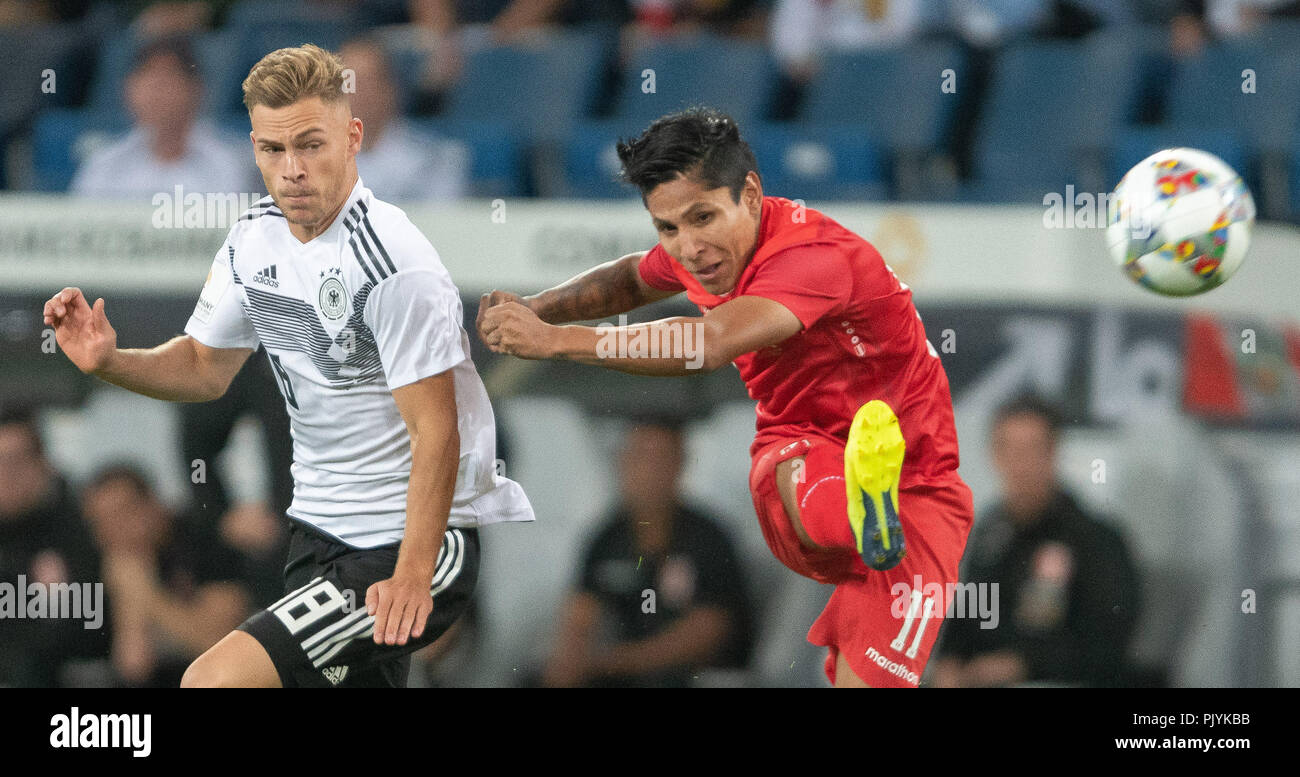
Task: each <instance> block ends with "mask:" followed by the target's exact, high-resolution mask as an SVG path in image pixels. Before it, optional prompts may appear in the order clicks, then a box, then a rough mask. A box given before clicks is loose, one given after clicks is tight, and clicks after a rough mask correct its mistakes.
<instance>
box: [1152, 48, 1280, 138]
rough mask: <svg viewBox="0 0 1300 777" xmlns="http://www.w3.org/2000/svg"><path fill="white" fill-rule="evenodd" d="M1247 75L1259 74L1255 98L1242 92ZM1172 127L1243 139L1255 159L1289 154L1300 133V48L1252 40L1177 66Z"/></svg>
mask: <svg viewBox="0 0 1300 777" xmlns="http://www.w3.org/2000/svg"><path fill="white" fill-rule="evenodd" d="M1247 70H1250V71H1253V73H1254V81H1255V83H1254V87H1255V91H1254V92H1243V90H1242V88H1243V83H1244V82H1245V81H1246V79H1247V76H1244V75H1243V73H1244V72H1245V71H1247ZM1167 124H1168V125H1169V126H1171V127H1177V128H1196V129H1216V130H1227V131H1234V132H1237V133H1240V134H1241V136H1242V139H1243V140H1244V141H1245V142H1246V143H1247V144H1248V145H1249V146H1250V151H1251V153H1252V155H1254V154H1256V153H1259V152H1262V151H1272V152H1287V151H1289V150H1290V145H1291V139H1292V138H1293V137H1294V136H1295V134H1296V132H1297V131H1298V130H1300V46H1298V45H1296V42H1295V41H1292V42H1291V45H1289V46H1286V45H1280V44H1279V42H1278V41H1277V40H1276V39H1274V38H1272V37H1252V38H1246V39H1241V40H1237V41H1232V42H1230V43H1220V44H1217V45H1214V46H1210V47H1208V48H1207V49H1206V50H1205V51H1204V52H1202V54H1201V56H1199V57H1196V58H1193V59H1188V60H1185V61H1181V62H1178V63H1176V64H1175V65H1174V68H1173V73H1172V76H1171V79H1170V85H1169V98H1168V110H1167Z"/></svg>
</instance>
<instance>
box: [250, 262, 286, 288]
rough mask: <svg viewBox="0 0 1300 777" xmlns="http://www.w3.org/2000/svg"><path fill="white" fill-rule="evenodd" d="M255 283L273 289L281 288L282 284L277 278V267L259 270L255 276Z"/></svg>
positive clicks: (272, 266)
mask: <svg viewBox="0 0 1300 777" xmlns="http://www.w3.org/2000/svg"><path fill="white" fill-rule="evenodd" d="M253 283H260V284H262V285H263V286H270V287H271V288H273V289H278V288H280V282H279V281H278V280H276V278H275V265H271V266H270V267H263V268H262V269H260V270H258V271H257V274H256V275H254V276H253Z"/></svg>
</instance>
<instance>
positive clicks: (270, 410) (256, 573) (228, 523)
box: [179, 346, 293, 607]
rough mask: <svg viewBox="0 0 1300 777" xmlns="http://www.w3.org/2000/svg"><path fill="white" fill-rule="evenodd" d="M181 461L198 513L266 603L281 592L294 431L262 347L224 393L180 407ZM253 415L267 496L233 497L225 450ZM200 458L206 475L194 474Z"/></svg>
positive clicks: (259, 600)
mask: <svg viewBox="0 0 1300 777" xmlns="http://www.w3.org/2000/svg"><path fill="white" fill-rule="evenodd" d="M179 410H180V418H181V441H180V443H181V456H182V464H183V466H184V469H185V471H186V472H190V473H191V477H190V504H191V511H192V513H193V517H194V518H195V519H196V520H197V521H198V522H199V523H202V524H203V525H205V526H209V527H216V531H217V532H218V533H219V534H220V535H221V538H222V539H223V540H224V541H225V542H226V543H228V544H229V545H230V546H232V547H234V548H235V549H236V550H238V551H239V553H240V555H241V556H242V558H243V565H242V567H241V568H242V570H243V575H242V579H243V580H244V582H245V583H246V584H247V585H248V588H249V591H250V593H251V594H252V596H253V602H254V604H256V605H257V606H258V607H265V606H266V605H269V604H271V603H272V602H274V601H275V600H276V599H279V598H280V597H281V596H282V595H283V593H284V575H283V568H284V560H285V554H286V553H288V550H289V533H288V531H286V528H287V527H286V518H285V511H287V510H288V509H289V505H290V503H292V502H293V474H292V473H291V472H290V467H291V466H292V464H293V435H292V434H291V433H290V431H289V413H288V411H287V410H285V405H284V399H283V398H282V397H281V395H280V389H279V387H278V386H277V385H276V382H275V375H274V374H273V373H272V371H271V364H270V360H269V359H267V358H266V353H265V351H264V350H262V348H261V347H260V346H259V348H258V352H257V353H255V354H253V355H252V356H250V357H249V359H248V361H247V362H246V363H245V364H244V367H243V369H241V370H240V371H239V374H237V375H236V376H235V379H234V380H233V381H232V382H231V384H230V388H229V389H228V390H227V391H226V393H225V395H224V396H222V397H221V398H220V399H215V400H213V401H211V402H189V403H185V404H183V405H181V406H180V408H179ZM245 417H251V418H252V419H254V420H255V421H256V423H257V424H258V426H259V427H260V428H261V437H262V455H263V456H264V457H265V460H266V466H267V483H268V485H269V487H270V488H269V493H268V495H267V500H266V501H265V502H260V501H238V502H237V501H236V500H235V498H234V497H235V496H236V495H235V494H232V492H231V489H230V488H229V487H228V480H229V478H228V477H227V473H226V472H225V470H224V468H223V467H222V466H221V453H222V451H223V450H225V448H226V446H227V444H229V442H230V437H231V434H232V433H233V432H234V429H235V426H236V425H237V424H238V423H239V421H240V420H241V419H243V418H245ZM196 462H199V465H198V466H201V467H202V474H203V476H202V477H195V476H194V473H196V472H197V471H198V470H196V464H195V463H196Z"/></svg>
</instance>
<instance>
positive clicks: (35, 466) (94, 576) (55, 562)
mask: <svg viewBox="0 0 1300 777" xmlns="http://www.w3.org/2000/svg"><path fill="white" fill-rule="evenodd" d="M20 577H21V578H22V581H20ZM98 580H99V561H98V559H97V558H96V556H95V551H94V546H93V544H92V543H91V541H90V538H89V536H88V533H87V531H86V529H85V525H84V524H83V523H82V521H81V515H80V513H79V512H78V511H77V506H76V501H75V499H74V498H73V497H72V494H71V491H70V489H69V488H68V484H67V482H66V481H65V480H64V479H63V478H62V477H61V476H60V475H59V474H58V473H57V472H55V470H54V467H53V466H52V465H51V464H50V462H49V460H48V459H46V458H45V447H44V444H43V441H42V440H41V435H40V430H39V429H38V428H37V425H36V418H35V415H34V414H33V413H32V412H31V411H29V410H26V409H18V408H10V409H6V410H5V411H4V412H3V413H2V414H0V583H7V584H8V585H10V586H14V588H15V591H16V592H17V593H18V594H19V595H25V594H26V590H25V589H23V590H19V583H20V582H25V583H27V584H31V583H38V584H42V585H55V584H61V583H73V584H82V583H94V582H96V581H98ZM99 616H100V617H101V618H103V617H104V613H103V612H102V611H101V612H100V613H99ZM84 624H85V621H82V620H76V619H70V618H64V619H57V620H56V619H33V618H26V619H18V618H16V617H15V616H14V615H13V614H12V613H10V614H9V615H8V616H7V617H6V618H5V619H4V620H3V621H0V686H30V687H53V686H56V685H59V684H61V683H62V682H63V680H64V678H63V676H62V675H63V672H62V670H63V668H64V667H65V665H66V664H67V663H68V662H69V661H71V660H73V659H76V658H95V657H103V656H105V655H107V654H108V644H107V639H106V637H105V631H104V630H103V629H102V628H100V629H86V628H85V627H84Z"/></svg>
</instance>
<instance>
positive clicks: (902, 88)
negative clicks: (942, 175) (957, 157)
mask: <svg viewBox="0 0 1300 777" xmlns="http://www.w3.org/2000/svg"><path fill="white" fill-rule="evenodd" d="M948 69H951V70H952V71H953V74H954V76H955V79H956V80H955V87H956V89H957V92H956V93H955V94H949V93H945V92H943V91H942V90H941V89H940V87H941V86H942V82H941V79H942V78H943V75H942V74H943V71H945V70H948ZM965 76H966V72H965V59H964V57H963V56H962V53H961V51H960V49H959V48H958V47H957V46H955V45H952V44H948V43H917V44H912V45H909V46H907V47H906V48H899V49H890V50H885V51H860V52H842V53H835V54H830V55H829V56H827V57H826V59H825V60H824V62H823V64H822V68H821V70H820V71H819V72H818V74H817V75H816V76H815V77H814V78H813V80H812V81H811V82H810V83H809V84H808V87H807V92H806V94H805V97H804V102H803V106H802V108H801V110H800V112H799V117H798V118H799V120H800V121H802V122H805V123H808V124H816V125H827V126H844V125H849V124H856V125H860V126H862V127H864V128H868V129H869V130H870V131H871V132H872V133H873V134H874V135H875V136H876V137H877V138H879V140H880V142H882V143H884V144H885V146H886V147H887V148H888V149H889V150H890V151H892V152H896V151H899V150H903V149H908V150H926V151H930V150H936V149H941V148H943V147H944V146H945V145H946V143H947V139H948V132H949V130H950V128H951V124H952V118H953V115H954V111H955V110H956V108H957V104H958V101H959V99H960V97H959V96H960V94H961V93H962V92H961V90H962V89H964V88H965V85H966V81H965Z"/></svg>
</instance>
